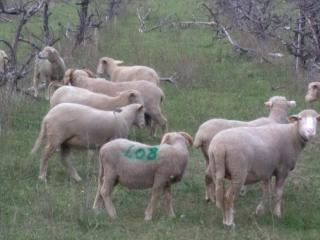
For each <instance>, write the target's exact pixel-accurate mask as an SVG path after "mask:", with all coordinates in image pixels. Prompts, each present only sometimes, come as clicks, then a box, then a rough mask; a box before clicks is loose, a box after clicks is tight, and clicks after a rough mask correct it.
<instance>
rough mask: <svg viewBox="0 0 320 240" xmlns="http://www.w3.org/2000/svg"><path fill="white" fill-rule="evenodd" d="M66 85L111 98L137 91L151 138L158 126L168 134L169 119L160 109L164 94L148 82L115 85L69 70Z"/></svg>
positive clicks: (87, 73) (66, 74)
mask: <svg viewBox="0 0 320 240" xmlns="http://www.w3.org/2000/svg"><path fill="white" fill-rule="evenodd" d="M64 84H66V85H72V86H76V87H80V88H86V89H88V90H90V91H93V92H96V93H103V94H107V95H109V96H116V93H117V92H119V91H125V90H129V89H134V90H137V91H139V92H140V93H141V95H142V98H143V103H144V107H145V114H146V122H147V125H150V136H152V137H154V136H155V128H156V125H159V126H160V127H161V129H162V133H165V132H167V119H166V118H165V117H164V116H163V115H162V113H161V109H160V104H161V102H162V101H163V100H164V93H163V91H162V90H161V88H159V87H157V86H155V85H154V84H152V83H150V82H148V81H144V80H140V81H134V82H117V83H115V82H111V81H106V80H105V79H103V78H93V77H92V75H91V72H88V71H87V70H74V69H68V70H67V71H66V72H65V76H64Z"/></svg>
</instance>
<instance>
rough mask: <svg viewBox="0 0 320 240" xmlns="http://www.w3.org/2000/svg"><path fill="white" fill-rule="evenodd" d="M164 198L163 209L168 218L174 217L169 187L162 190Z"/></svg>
mask: <svg viewBox="0 0 320 240" xmlns="http://www.w3.org/2000/svg"><path fill="white" fill-rule="evenodd" d="M164 198H165V207H166V208H165V209H166V212H167V214H168V216H169V217H175V216H176V215H175V214H174V211H173V206H172V193H171V186H170V185H169V186H167V187H165V188H164Z"/></svg>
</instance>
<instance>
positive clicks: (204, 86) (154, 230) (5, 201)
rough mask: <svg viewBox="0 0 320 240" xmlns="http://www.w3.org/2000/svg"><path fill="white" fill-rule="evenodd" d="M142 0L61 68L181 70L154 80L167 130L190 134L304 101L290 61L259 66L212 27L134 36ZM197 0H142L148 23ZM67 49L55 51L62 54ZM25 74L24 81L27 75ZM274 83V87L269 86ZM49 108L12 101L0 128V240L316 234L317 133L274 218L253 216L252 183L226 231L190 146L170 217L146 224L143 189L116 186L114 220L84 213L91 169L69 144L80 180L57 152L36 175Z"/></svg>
mask: <svg viewBox="0 0 320 240" xmlns="http://www.w3.org/2000/svg"><path fill="white" fill-rule="evenodd" d="M143 2H144V1H137V2H136V3H131V5H129V6H128V7H127V8H126V9H125V10H124V11H123V13H122V15H121V16H120V17H119V18H118V19H117V22H116V23H114V24H111V25H109V26H108V27H106V28H105V29H103V30H102V31H101V32H100V40H99V51H98V53H99V54H97V55H96V56H94V58H93V59H92V58H90V59H89V57H88V56H87V54H86V51H87V50H86V49H82V50H81V51H80V52H79V53H76V54H77V55H76V57H74V58H70V59H69V62H68V66H70V67H71V66H73V67H77V66H82V65H84V64H86V65H87V66H89V67H90V68H92V69H93V70H94V68H95V65H96V62H97V59H98V58H99V57H101V56H112V57H114V58H117V59H121V60H124V61H125V63H127V64H146V65H149V66H152V67H154V68H155V69H156V70H157V71H159V73H160V74H161V75H162V76H165V75H170V74H172V73H173V72H179V74H180V75H181V78H180V79H179V87H178V88H175V87H173V86H172V85H170V84H166V83H164V84H162V85H161V87H162V89H163V90H164V92H165V94H166V99H165V102H164V104H163V106H162V110H163V112H164V114H165V116H166V117H167V119H168V123H169V129H170V130H172V131H175V130H184V131H187V132H189V133H191V134H192V135H194V134H195V132H196V130H197V128H198V126H199V125H200V124H201V123H202V122H203V121H205V120H207V119H209V118H213V117H224V118H230V119H240V120H249V119H254V118H257V117H260V116H264V115H267V114H268V110H267V109H265V108H264V107H263V103H264V101H266V100H267V99H268V98H269V97H271V96H273V95H284V96H286V97H288V98H290V99H294V100H296V101H297V107H296V108H295V109H292V110H290V112H291V113H297V112H299V111H300V110H301V109H304V108H306V107H309V106H308V105H306V104H305V103H304V99H303V95H304V93H303V90H301V89H297V88H296V86H295V85H296V84H295V81H296V79H295V77H294V72H293V71H292V68H291V62H290V59H284V60H277V62H276V63H275V64H266V63H260V62H259V61H256V60H254V59H249V58H247V57H245V56H239V55H237V54H236V53H234V52H233V51H232V49H231V48H230V46H229V45H228V43H227V42H226V41H225V40H212V33H211V32H210V31H209V30H208V29H204V28H198V29H196V28H194V29H193V28H192V29H186V30H178V29H163V30H162V31H161V32H159V31H154V32H150V33H145V34H141V33H138V31H137V28H138V22H137V18H136V16H135V9H136V7H137V5H138V4H140V3H143ZM199 2H200V1H192V0H187V1H169V0H166V1H157V0H153V1H148V5H150V7H152V8H153V9H154V12H153V13H152V14H151V16H150V17H151V19H150V25H152V24H153V23H156V21H157V19H158V17H159V16H160V15H165V14H166V13H168V12H173V11H175V12H177V15H178V16H179V17H180V18H181V19H189V18H190V16H191V15H192V14H194V15H195V16H199V17H200V16H203V15H202V14H201V12H199V10H192V9H197V8H196V7H197V4H198V3H199ZM58 9H59V11H60V12H62V15H61V16H60V15H59V13H58ZM52 12H53V16H56V17H55V18H54V19H61V21H65V19H66V18H70V19H71V20H70V21H74V19H76V18H75V15H72V14H76V13H75V12H72V11H71V8H66V7H65V6H63V5H60V4H57V5H55V6H54V8H53V9H52ZM63 16H65V17H66V18H64V17H63ZM148 24H149V22H148ZM2 26H3V24H2V23H1V25H0V28H1V30H2V29H4V28H2ZM7 34H9V33H8V32H7ZM61 46H62V49H63V44H61ZM65 54H66V53H65V52H63V51H62V55H63V56H65V57H68V56H66V55H65ZM23 81H25V82H24V84H25V85H28V84H29V81H30V79H26V80H23ZM30 84H31V82H30ZM272 86H273V87H279V86H280V87H282V88H280V89H279V90H277V91H272V90H271V87H272ZM47 110H48V103H47V102H46V101H44V100H41V101H33V100H30V99H29V98H24V97H17V98H16V99H15V100H14V101H13V103H12V105H11V106H10V109H9V113H10V115H9V119H8V121H7V123H8V124H7V126H6V129H5V130H3V131H2V132H1V134H0V183H1V184H0V186H1V187H0V239H41V240H43V239H86V240H87V239H319V235H320V230H319V225H320V214H319V213H320V205H319V200H320V189H319V184H320V175H319V170H320V164H319V161H318V156H319V154H320V150H319V147H318V146H319V143H320V142H319V141H320V140H319V139H316V141H314V142H313V143H310V145H309V146H307V148H306V149H305V150H304V152H303V153H302V155H301V158H300V161H299V162H298V165H297V167H296V169H295V170H294V172H293V173H292V174H291V175H290V177H289V178H288V182H287V184H286V187H285V192H284V201H283V210H284V212H283V218H282V219H276V218H274V217H273V216H272V215H271V214H270V213H269V212H267V213H265V214H263V215H262V216H255V215H254V214H253V212H254V210H255V207H256V205H257V203H258V201H259V198H260V189H259V185H254V186H252V187H250V190H249V192H248V194H247V196H245V197H242V198H238V199H237V200H236V204H235V209H236V215H235V217H236V219H235V221H236V224H237V226H236V228H235V229H232V230H230V229H225V228H224V227H223V226H222V216H221V213H220V212H219V211H218V210H217V209H216V207H215V206H213V204H210V203H206V202H205V201H204V186H203V185H204V183H203V176H204V174H203V168H204V163H203V161H202V156H201V154H200V152H199V151H198V150H196V149H194V148H192V149H191V150H190V160H189V163H188V167H187V169H186V172H185V175H184V178H183V180H182V181H181V182H180V183H177V184H176V185H174V187H173V195H174V209H175V212H176V215H177V217H176V218H174V219H168V218H167V217H166V216H165V214H164V210H163V208H162V207H160V208H158V209H157V211H156V213H155V215H154V218H153V220H152V221H151V222H150V223H145V222H144V220H143V217H144V216H143V213H144V209H145V207H146V205H147V202H148V199H149V194H150V190H127V189H125V188H123V187H121V186H117V187H116V188H115V189H114V193H113V201H114V204H115V207H116V209H117V211H118V215H119V218H118V219H117V220H113V221H112V220H111V219H110V218H109V217H108V216H107V214H106V212H104V211H101V213H98V214H95V213H94V212H93V211H92V210H91V207H92V204H93V200H94V196H95V191H96V187H97V183H96V182H97V181H96V177H97V171H98V169H97V167H98V166H97V162H96V161H93V162H90V161H88V157H87V154H86V153H85V152H78V151H74V153H73V156H72V159H73V162H74V165H75V166H76V168H77V170H78V171H79V174H80V176H81V177H82V178H83V181H82V183H80V184H77V183H75V182H73V181H71V180H70V179H69V177H68V174H67V172H66V171H65V169H64V168H63V167H62V165H61V163H60V162H59V159H58V156H57V155H58V154H56V155H55V156H54V157H53V158H52V159H50V161H49V167H48V178H49V179H48V183H47V184H43V183H41V182H39V180H38V179H37V175H38V168H39V158H40V154H36V155H35V156H31V155H29V151H30V149H31V147H32V145H33V143H34V141H35V139H36V137H37V134H38V132H39V128H40V123H41V119H42V117H43V116H44V115H45V113H46V112H47ZM129 138H130V139H135V140H138V141H142V142H145V143H148V144H157V143H159V139H156V140H152V139H150V138H149V137H148V133H147V131H146V130H143V131H140V130H133V131H132V132H131V134H130V137H129Z"/></svg>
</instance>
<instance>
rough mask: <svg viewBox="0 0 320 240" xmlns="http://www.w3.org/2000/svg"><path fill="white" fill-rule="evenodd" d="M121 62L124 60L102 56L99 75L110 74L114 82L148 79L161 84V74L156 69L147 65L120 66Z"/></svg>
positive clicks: (98, 69) (98, 68)
mask: <svg viewBox="0 0 320 240" xmlns="http://www.w3.org/2000/svg"><path fill="white" fill-rule="evenodd" d="M121 63H123V61H119V60H115V59H112V58H109V57H102V58H100V59H99V63H98V67H97V74H98V76H102V75H103V74H108V75H109V76H110V78H111V81H113V82H128V81H137V80H146V81H150V82H152V83H154V84H156V85H157V86H159V85H160V80H159V76H158V74H157V73H156V71H155V70H154V69H152V68H150V67H146V66H119V64H121Z"/></svg>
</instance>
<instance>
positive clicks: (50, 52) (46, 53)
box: [38, 47, 58, 61]
mask: <svg viewBox="0 0 320 240" xmlns="http://www.w3.org/2000/svg"><path fill="white" fill-rule="evenodd" d="M57 54H58V52H57V50H55V49H54V48H53V47H45V48H43V50H42V51H41V52H39V54H38V56H39V58H41V59H48V60H49V61H53V60H54V57H55V55H57Z"/></svg>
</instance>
